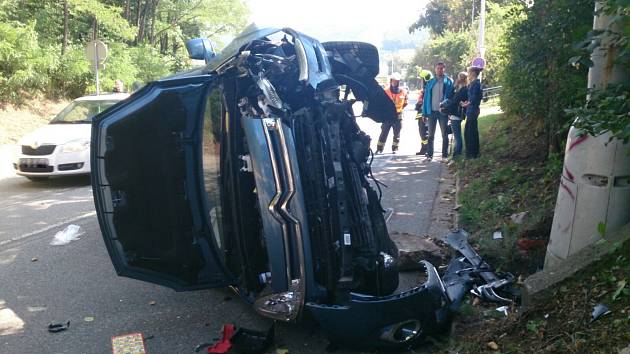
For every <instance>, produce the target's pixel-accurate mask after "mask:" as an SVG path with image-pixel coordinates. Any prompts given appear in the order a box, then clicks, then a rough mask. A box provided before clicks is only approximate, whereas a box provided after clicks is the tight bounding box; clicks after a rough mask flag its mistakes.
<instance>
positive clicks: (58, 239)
mask: <svg viewBox="0 0 630 354" xmlns="http://www.w3.org/2000/svg"><path fill="white" fill-rule="evenodd" d="M80 230H81V227H80V226H78V225H68V226H67V227H66V228H65V229H63V230H61V231H59V232H57V233H56V234H55V237H54V238H53V240H52V241H51V242H50V244H51V245H52V246H63V245H67V244H69V243H70V242H72V241H75V240H78V239H79V236H80V234H79V231H80Z"/></svg>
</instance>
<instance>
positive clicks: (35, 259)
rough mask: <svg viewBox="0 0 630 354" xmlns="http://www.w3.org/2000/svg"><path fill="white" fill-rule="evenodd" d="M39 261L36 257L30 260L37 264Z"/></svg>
mask: <svg viewBox="0 0 630 354" xmlns="http://www.w3.org/2000/svg"><path fill="white" fill-rule="evenodd" d="M38 260H39V259H38V258H37V257H33V258H31V262H37V261H38Z"/></svg>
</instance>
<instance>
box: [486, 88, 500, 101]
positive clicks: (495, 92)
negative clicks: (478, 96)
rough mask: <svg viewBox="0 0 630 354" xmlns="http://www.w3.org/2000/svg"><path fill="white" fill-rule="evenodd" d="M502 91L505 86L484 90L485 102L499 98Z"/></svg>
mask: <svg viewBox="0 0 630 354" xmlns="http://www.w3.org/2000/svg"><path fill="white" fill-rule="evenodd" d="M502 89H503V86H495V87H488V88H485V89H483V101H484V102H486V101H488V100H490V99H492V98H497V97H499V96H500V95H501V90H502Z"/></svg>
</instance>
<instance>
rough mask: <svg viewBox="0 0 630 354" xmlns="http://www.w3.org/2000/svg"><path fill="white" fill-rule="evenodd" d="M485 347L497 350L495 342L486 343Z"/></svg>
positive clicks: (497, 346)
mask: <svg viewBox="0 0 630 354" xmlns="http://www.w3.org/2000/svg"><path fill="white" fill-rule="evenodd" d="M486 345H487V346H488V348H490V349H492V350H499V345H498V344H497V343H495V342H488V343H487V344H486Z"/></svg>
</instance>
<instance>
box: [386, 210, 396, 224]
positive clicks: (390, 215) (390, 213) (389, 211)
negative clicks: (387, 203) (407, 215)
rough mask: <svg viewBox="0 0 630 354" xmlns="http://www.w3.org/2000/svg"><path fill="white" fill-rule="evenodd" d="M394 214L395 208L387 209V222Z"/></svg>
mask: <svg viewBox="0 0 630 354" xmlns="http://www.w3.org/2000/svg"><path fill="white" fill-rule="evenodd" d="M393 215H394V208H387V209H385V222H386V223H387V222H389V219H391V218H392V216H393Z"/></svg>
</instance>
